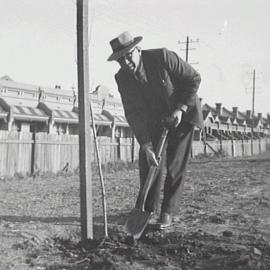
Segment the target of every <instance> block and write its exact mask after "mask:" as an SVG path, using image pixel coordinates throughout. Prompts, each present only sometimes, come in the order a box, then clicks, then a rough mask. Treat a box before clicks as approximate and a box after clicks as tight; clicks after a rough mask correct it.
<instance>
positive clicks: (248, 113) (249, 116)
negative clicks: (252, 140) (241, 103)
mask: <svg viewBox="0 0 270 270" xmlns="http://www.w3.org/2000/svg"><path fill="white" fill-rule="evenodd" d="M246 115H247V119H251V110H247V113H246Z"/></svg>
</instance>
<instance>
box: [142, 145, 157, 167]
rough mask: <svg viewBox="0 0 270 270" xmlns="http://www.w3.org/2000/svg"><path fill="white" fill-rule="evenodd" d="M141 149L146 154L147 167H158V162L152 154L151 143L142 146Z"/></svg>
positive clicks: (153, 153)
mask: <svg viewBox="0 0 270 270" xmlns="http://www.w3.org/2000/svg"><path fill="white" fill-rule="evenodd" d="M142 149H143V150H144V152H145V154H146V160H147V163H148V166H149V167H150V166H152V165H154V166H158V160H157V157H156V154H155V152H154V149H153V145H152V143H146V144H144V145H143V147H142Z"/></svg>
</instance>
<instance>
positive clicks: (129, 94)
mask: <svg viewBox="0 0 270 270" xmlns="http://www.w3.org/2000/svg"><path fill="white" fill-rule="evenodd" d="M142 63H143V68H144V71H145V75H146V78H147V82H146V83H142V82H140V81H138V80H136V79H135V77H134V76H133V75H132V74H128V73H127V72H125V71H124V70H122V69H120V70H119V71H118V73H117V74H116V75H115V79H116V82H117V84H118V90H119V92H120V94H121V98H122V102H123V106H124V110H125V115H126V118H127V121H128V123H129V125H130V126H131V128H132V129H133V131H134V133H135V136H136V138H137V140H138V142H139V143H140V145H143V144H144V143H147V142H150V141H153V133H155V132H156V130H157V127H158V126H159V125H160V122H161V120H162V119H163V118H164V117H167V116H169V115H170V114H171V113H172V112H173V111H174V110H176V109H182V110H183V111H184V113H183V119H182V121H184V122H188V123H190V124H192V125H195V126H198V127H199V128H202V127H203V116H202V111H201V104H200V100H199V98H198V96H197V91H198V88H199V85H200V82H201V77H200V75H199V73H198V72H197V71H196V70H195V69H193V68H192V67H191V66H190V65H189V64H188V63H186V62H185V61H183V60H182V59H181V58H179V57H178V56H177V54H176V53H174V52H172V51H169V50H167V49H166V48H163V49H153V50H143V51H142Z"/></svg>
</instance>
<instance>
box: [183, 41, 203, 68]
mask: <svg viewBox="0 0 270 270" xmlns="http://www.w3.org/2000/svg"><path fill="white" fill-rule="evenodd" d="M198 42H199V39H198V38H197V39H196V40H192V39H189V36H187V39H186V41H184V42H181V41H180V40H179V41H178V44H180V45H181V44H186V48H185V49H180V50H181V51H183V50H185V51H186V62H187V63H188V56H189V51H192V50H195V48H190V46H189V45H190V44H192V43H198ZM190 64H193V65H197V64H199V63H190Z"/></svg>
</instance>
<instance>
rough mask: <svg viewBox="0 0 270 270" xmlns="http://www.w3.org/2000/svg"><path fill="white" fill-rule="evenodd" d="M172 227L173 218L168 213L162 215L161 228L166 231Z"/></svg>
mask: <svg viewBox="0 0 270 270" xmlns="http://www.w3.org/2000/svg"><path fill="white" fill-rule="evenodd" d="M170 226H172V216H171V215H170V214H168V213H161V216H160V223H159V228H160V229H161V230H164V229H166V228H168V227H170Z"/></svg>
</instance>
